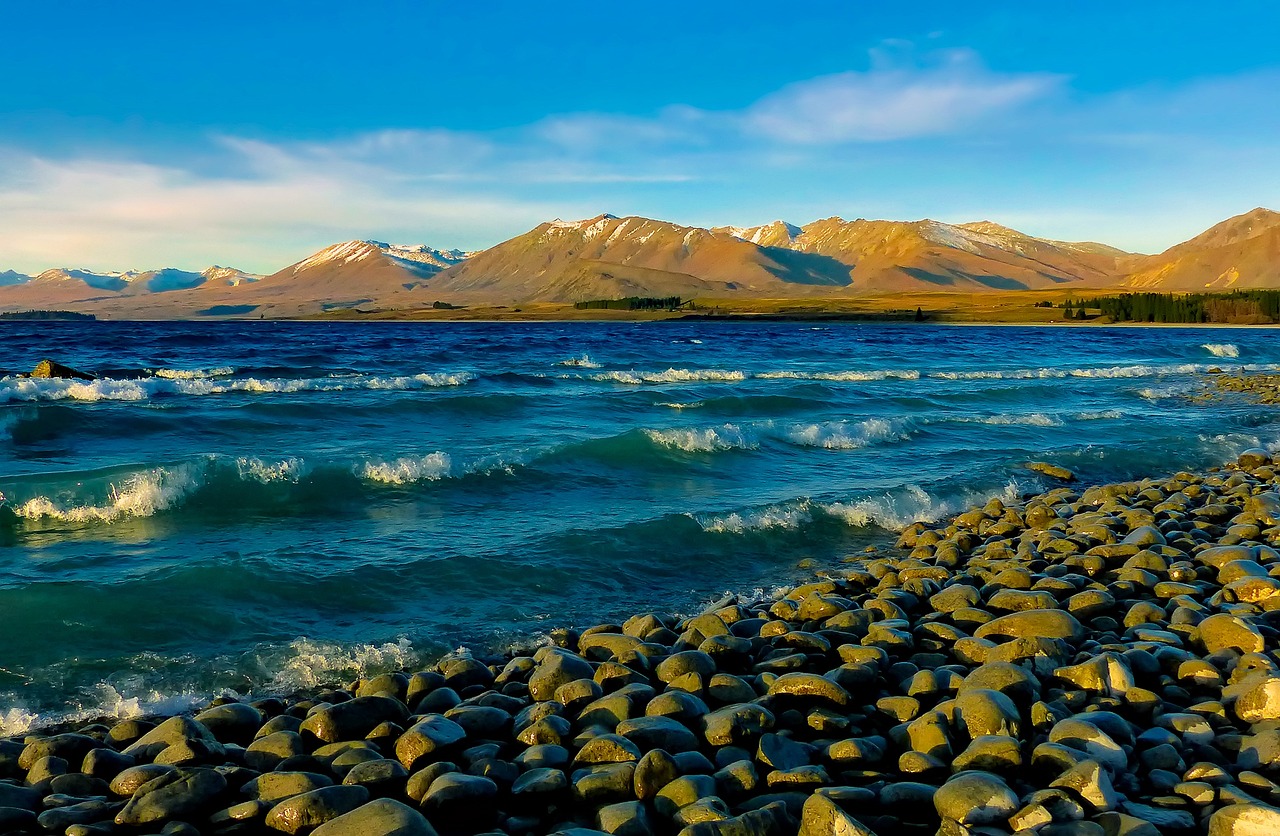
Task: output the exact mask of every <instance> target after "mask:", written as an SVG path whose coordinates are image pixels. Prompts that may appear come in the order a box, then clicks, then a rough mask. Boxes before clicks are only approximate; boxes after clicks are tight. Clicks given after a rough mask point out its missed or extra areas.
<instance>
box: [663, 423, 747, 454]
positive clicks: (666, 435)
mask: <svg viewBox="0 0 1280 836" xmlns="http://www.w3.org/2000/svg"><path fill="white" fill-rule="evenodd" d="M644 434H645V435H646V436H648V437H649V440H651V441H652V442H653V443H654V444H658V445H660V446H662V447H670V448H672V449H675V450H683V451H684V452H686V453H714V452H718V451H721V450H754V449H755V448H756V447H758V446H759V441H758V440H757V439H756V437H755V435H754V434H753V433H751V432H750V431H749V430H743V429H742V428H741V427H738V426H735V425H733V424H725V425H724V426H723V427H708V428H706V429H671V430H645V431H644Z"/></svg>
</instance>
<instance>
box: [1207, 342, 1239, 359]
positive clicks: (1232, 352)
mask: <svg viewBox="0 0 1280 836" xmlns="http://www.w3.org/2000/svg"><path fill="white" fill-rule="evenodd" d="M1200 347H1201V348H1203V349H1204V350H1205V351H1207V352H1209V353H1210V354H1212V355H1213V356H1214V357H1239V356H1240V348H1239V347H1238V346H1235V345H1232V344H1231V343H1205V344H1204V345H1202V346H1200Z"/></svg>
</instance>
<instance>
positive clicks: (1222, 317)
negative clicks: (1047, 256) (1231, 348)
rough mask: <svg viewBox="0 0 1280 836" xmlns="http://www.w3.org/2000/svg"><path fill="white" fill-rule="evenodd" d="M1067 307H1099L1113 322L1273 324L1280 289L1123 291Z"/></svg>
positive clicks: (1278, 314) (1278, 312) (1278, 317)
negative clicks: (1217, 291)
mask: <svg viewBox="0 0 1280 836" xmlns="http://www.w3.org/2000/svg"><path fill="white" fill-rule="evenodd" d="M1066 306H1067V307H1068V311H1070V310H1071V308H1072V307H1074V309H1075V310H1076V311H1078V312H1080V313H1083V312H1084V311H1085V310H1086V309H1097V311H1098V316H1102V317H1107V318H1109V319H1111V320H1112V321H1113V322H1165V323H1225V324H1233V325H1269V324H1271V323H1274V322H1278V321H1280V290H1233V291H1231V292H1230V293H1123V294H1118V295H1116V296H1099V297H1097V298H1095V299H1092V300H1089V301H1081V302H1075V303H1072V302H1068V303H1066ZM1068 316H1070V313H1068ZM1077 317H1079V314H1077ZM1079 318H1083V317H1079Z"/></svg>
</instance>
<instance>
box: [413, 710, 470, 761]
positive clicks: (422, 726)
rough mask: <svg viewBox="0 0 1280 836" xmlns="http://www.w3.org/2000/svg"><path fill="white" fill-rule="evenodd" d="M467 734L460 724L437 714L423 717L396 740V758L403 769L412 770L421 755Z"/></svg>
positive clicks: (454, 741) (450, 743) (447, 744)
mask: <svg viewBox="0 0 1280 836" xmlns="http://www.w3.org/2000/svg"><path fill="white" fill-rule="evenodd" d="M466 736H467V733H466V731H464V730H463V728H462V726H460V725H458V724H457V723H455V722H453V721H452V720H450V719H448V718H446V717H442V716H441V715H439V714H432V715H428V716H427V717H424V718H423V719H422V720H420V721H419V722H417V723H415V724H414V725H413V726H411V727H410V728H409V730H408V731H406V732H405V733H404V734H402V735H400V739H399V740H397V741H396V759H397V760H399V761H400V764H401V766H403V767H404V768H405V769H408V770H411V771H412V770H413V767H414V764H415V763H416V762H417V761H418V760H419V759H420V758H422V757H425V756H428V755H431V754H432V753H434V752H436V751H438V750H440V749H443V748H445V747H447V746H451V745H453V744H455V743H457V742H459V741H460V740H462V739H463V738H465V737H466Z"/></svg>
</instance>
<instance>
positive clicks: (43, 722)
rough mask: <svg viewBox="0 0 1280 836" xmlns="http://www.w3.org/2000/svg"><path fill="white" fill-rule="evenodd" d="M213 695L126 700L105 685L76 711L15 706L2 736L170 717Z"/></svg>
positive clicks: (6, 715) (1, 714) (151, 694)
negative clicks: (116, 721) (106, 722)
mask: <svg viewBox="0 0 1280 836" xmlns="http://www.w3.org/2000/svg"><path fill="white" fill-rule="evenodd" d="M230 695H231V696H235V695H234V694H230ZM209 696H210V695H208V694H200V693H196V692H194V691H182V692H179V693H176V694H165V693H161V692H160V691H156V690H151V689H148V690H144V691H142V692H141V693H139V694H137V695H135V696H130V697H126V696H125V695H124V694H122V693H120V691H119V690H117V689H116V687H115V686H114V685H109V684H107V683H105V682H102V683H98V684H97V685H94V686H93V687H92V688H90V689H89V695H88V697H87V698H86V699H83V700H80V701H79V703H78V705H77V706H76V707H73V708H67V709H64V710H61V711H51V712H40V711H32V710H31V709H29V708H27V707H25V706H12V707H10V708H8V709H5V710H3V711H0V737H14V736H17V735H23V734H27V733H29V732H32V731H35V730H37V729H40V728H44V727H46V726H52V725H61V724H75V723H88V722H91V721H96V720H103V719H107V720H131V719H133V718H136V717H148V716H155V715H159V716H164V717H167V716H172V715H174V714H182V713H183V712H187V711H190V710H192V709H193V708H195V707H196V706H198V705H202V704H205V703H207V702H208V701H209Z"/></svg>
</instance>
